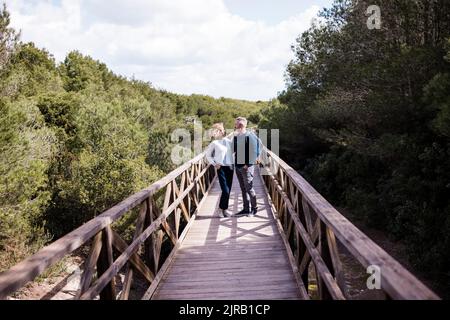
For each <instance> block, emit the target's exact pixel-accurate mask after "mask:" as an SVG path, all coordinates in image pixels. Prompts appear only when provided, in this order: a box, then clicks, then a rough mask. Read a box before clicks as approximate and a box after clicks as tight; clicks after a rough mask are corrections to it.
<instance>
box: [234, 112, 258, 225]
mask: <svg viewBox="0 0 450 320" xmlns="http://www.w3.org/2000/svg"><path fill="white" fill-rule="evenodd" d="M247 124H248V121H247V119H245V118H242V117H239V118H237V119H236V124H235V126H236V133H235V136H234V138H233V141H232V145H231V147H232V150H233V151H234V163H235V168H236V176H237V178H238V181H239V185H240V187H241V190H242V198H243V202H244V209H243V210H242V211H240V212H239V213H237V216H249V217H254V216H255V215H256V213H257V212H258V207H257V201H256V192H255V189H254V188H253V177H254V174H255V165H256V164H257V163H258V158H259V156H260V154H261V146H260V141H259V139H258V137H256V135H255V134H254V133H252V132H250V131H248V130H247ZM250 206H251V207H250Z"/></svg>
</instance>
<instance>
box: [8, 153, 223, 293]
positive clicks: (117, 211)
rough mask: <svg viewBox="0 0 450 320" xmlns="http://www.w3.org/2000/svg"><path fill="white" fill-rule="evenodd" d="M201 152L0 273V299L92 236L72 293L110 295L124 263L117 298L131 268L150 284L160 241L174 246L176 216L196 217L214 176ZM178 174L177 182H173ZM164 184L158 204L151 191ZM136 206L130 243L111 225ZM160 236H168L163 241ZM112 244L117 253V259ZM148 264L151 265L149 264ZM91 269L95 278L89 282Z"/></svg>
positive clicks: (127, 282) (177, 229)
mask: <svg viewBox="0 0 450 320" xmlns="http://www.w3.org/2000/svg"><path fill="white" fill-rule="evenodd" d="M204 157H205V153H202V154H200V155H198V156H196V157H195V158H194V159H192V160H190V161H189V162H187V163H186V164H184V165H182V166H180V167H179V168H177V169H175V170H174V171H172V172H171V173H169V174H168V175H167V176H165V177H164V178H162V179H161V180H159V181H157V182H155V183H153V184H152V185H151V186H150V187H148V188H147V189H144V190H142V191H140V192H138V193H136V194H134V195H132V196H131V197H129V198H128V199H126V200H124V201H122V202H121V203H119V204H118V205H116V206H114V207H113V208H111V209H109V210H107V211H105V212H104V213H103V214H101V215H99V216H98V217H96V218H94V219H92V220H90V221H89V222H87V223H86V224H84V225H82V226H81V227H79V228H77V229H76V230H74V231H72V232H70V233H69V234H67V235H66V236H64V237H62V238H61V239H59V240H57V241H55V242H53V243H52V244H50V245H48V246H46V247H44V248H42V249H41V250H39V251H38V252H37V253H36V254H34V255H33V256H31V257H29V258H27V259H25V260H24V261H22V262H20V263H19V264H17V265H15V266H13V267H12V268H11V269H9V270H7V271H4V272H2V273H0V299H6V297H7V296H8V295H10V294H12V293H14V292H16V291H17V290H19V289H20V288H22V287H23V286H25V285H26V284H27V283H28V282H30V281H33V280H34V279H35V278H36V277H38V276H39V275H41V274H42V273H43V272H44V271H45V270H47V269H48V268H50V267H51V266H52V265H54V264H55V263H57V262H58V261H60V260H61V259H63V258H64V257H65V256H66V255H68V254H70V253H72V252H74V251H75V250H77V249H78V248H80V247H81V246H83V245H85V244H86V243H87V242H88V241H89V240H91V239H93V241H92V245H91V251H90V254H89V257H88V258H87V260H86V261H85V262H84V272H83V274H82V278H81V289H80V291H79V292H78V294H77V298H81V299H93V298H95V296H97V295H98V294H100V298H101V299H115V298H116V297H117V295H116V293H115V284H114V277H115V276H116V275H117V274H118V273H119V271H120V269H121V268H122V267H124V266H125V265H127V270H126V276H125V283H124V286H123V287H124V290H123V291H122V293H121V295H120V298H121V299H127V298H128V295H129V291H130V287H131V281H132V274H133V271H138V272H140V273H141V274H142V275H143V276H144V278H145V279H147V281H148V282H149V283H152V281H154V279H155V278H156V279H157V278H158V272H159V271H160V269H161V267H160V264H161V263H160V262H161V261H160V260H161V257H160V255H161V247H162V243H163V241H166V240H167V241H170V242H171V244H172V246H173V247H175V246H176V245H177V242H178V241H179V238H180V237H181V236H180V233H181V232H183V230H182V226H180V221H181V216H182V217H183V218H184V220H185V222H186V223H187V222H189V221H190V220H192V219H195V213H196V210H197V208H198V207H199V205H200V202H201V201H202V199H203V198H205V196H206V195H207V193H208V191H209V188H210V187H211V185H212V183H213V180H214V179H215V177H216V174H215V170H214V168H213V167H211V166H210V165H208V164H206V162H205V161H204ZM177 179H179V180H181V181H180V182H177ZM164 188H165V191H166V192H165V198H164V205H163V208H162V209H160V208H159V207H158V206H157V204H156V200H155V194H156V193H157V192H159V191H162V190H163V189H164ZM137 207H140V211H139V214H138V217H137V219H136V231H135V236H134V239H133V242H132V243H131V244H130V245H128V244H127V243H126V242H125V241H124V240H123V239H122V238H121V237H120V236H119V234H118V233H117V232H115V231H114V230H113V229H112V224H113V223H114V222H115V221H117V220H118V219H120V218H121V217H123V216H124V215H125V214H126V213H127V212H129V211H130V210H132V209H134V208H137ZM169 217H170V218H172V219H171V220H172V223H170V222H169V221H168V220H169V219H168V218H169ZM189 225H190V224H188V226H189ZM164 235H165V236H166V237H167V239H166V240H164ZM142 245H144V248H145V249H144V251H145V252H144V255H145V257H146V259H145V260H147V261H146V262H147V263H144V262H143V260H142V259H141V257H140V255H139V254H138V251H139V250H140V248H141V246H142ZM113 249H115V250H116V251H118V252H119V253H120V256H119V257H118V258H117V259H116V260H114V256H113ZM149 265H150V266H151V267H148V266H149ZM95 266H97V269H96V271H95ZM95 272H97V278H98V280H97V281H96V282H95V283H94V284H93V285H92V286H91V283H92V280H93V278H94V274H95Z"/></svg>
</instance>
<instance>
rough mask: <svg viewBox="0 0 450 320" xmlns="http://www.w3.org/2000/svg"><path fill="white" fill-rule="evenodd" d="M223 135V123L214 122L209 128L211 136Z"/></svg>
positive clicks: (215, 137)
mask: <svg viewBox="0 0 450 320" xmlns="http://www.w3.org/2000/svg"><path fill="white" fill-rule="evenodd" d="M223 136H225V127H224V126H223V123H215V124H213V126H212V128H211V137H213V138H214V139H217V138H221V137H223Z"/></svg>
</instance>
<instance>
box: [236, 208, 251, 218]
mask: <svg viewBox="0 0 450 320" xmlns="http://www.w3.org/2000/svg"><path fill="white" fill-rule="evenodd" d="M249 214H250V211H248V210H245V209H244V210H242V211H239V212H238V213H236V217H244V216H248V215H249Z"/></svg>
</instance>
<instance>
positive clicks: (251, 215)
mask: <svg viewBox="0 0 450 320" xmlns="http://www.w3.org/2000/svg"><path fill="white" fill-rule="evenodd" d="M257 213H258V208H253V209H252V211H250V213H249V214H248V217H249V218H253V217H255V216H256V214H257Z"/></svg>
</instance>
